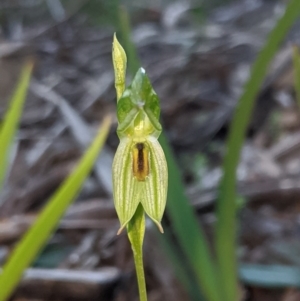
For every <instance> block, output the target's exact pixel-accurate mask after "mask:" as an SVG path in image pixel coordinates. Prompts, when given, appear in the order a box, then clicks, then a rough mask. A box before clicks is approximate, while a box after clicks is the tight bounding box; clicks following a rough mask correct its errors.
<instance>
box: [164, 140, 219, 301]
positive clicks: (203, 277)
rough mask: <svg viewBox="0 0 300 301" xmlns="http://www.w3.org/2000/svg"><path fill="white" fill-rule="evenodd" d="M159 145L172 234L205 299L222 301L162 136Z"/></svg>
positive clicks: (201, 240)
mask: <svg viewBox="0 0 300 301" xmlns="http://www.w3.org/2000/svg"><path fill="white" fill-rule="evenodd" d="M160 142H161V145H162V147H163V149H164V152H165V155H166V159H167V162H168V168H169V190H168V201H167V213H168V216H169V217H170V219H171V222H172V227H173V229H174V231H175V235H176V237H177V239H178V242H179V244H180V246H181V247H182V250H183V252H184V254H185V255H186V257H187V260H188V262H189V264H190V265H191V267H192V268H193V270H194V273H195V275H196V277H197V282H198V284H200V287H201V288H202V290H203V293H204V295H205V296H206V298H207V299H208V300H210V301H218V300H219V301H222V300H223V298H222V294H221V291H220V286H219V283H218V278H217V273H216V268H215V265H214V262H213V260H212V258H211V256H210V253H209V248H208V244H207V241H206V239H205V236H204V233H203V231H202V229H201V227H200V226H199V224H198V222H197V219H196V216H195V214H194V212H193V209H192V207H191V206H190V204H189V200H188V199H187V197H186V195H185V190H184V186H183V183H182V180H181V175H180V172H179V169H178V167H177V164H176V162H175V159H174V156H173V154H172V151H171V149H170V146H169V145H168V143H167V140H166V138H165V137H164V136H163V135H161V138H160Z"/></svg>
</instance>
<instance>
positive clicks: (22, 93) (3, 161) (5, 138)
mask: <svg viewBox="0 0 300 301" xmlns="http://www.w3.org/2000/svg"><path fill="white" fill-rule="evenodd" d="M32 67H33V64H32V63H28V64H27V65H26V66H25V67H24V69H23V71H22V74H21V77H20V81H19V83H18V85H17V87H16V89H15V92H14V94H13V97H12V99H11V102H10V107H9V109H8V111H7V113H6V115H5V117H4V120H3V122H2V125H1V128H0V190H1V188H2V186H3V182H4V179H5V175H6V171H7V166H8V161H9V153H10V149H11V146H12V142H13V139H14V137H15V133H16V130H17V128H18V124H19V121H20V117H21V113H22V111H23V106H24V102H25V99H26V94H27V88H28V85H29V81H30V76H31V71H32Z"/></svg>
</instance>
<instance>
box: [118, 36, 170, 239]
mask: <svg viewBox="0 0 300 301" xmlns="http://www.w3.org/2000/svg"><path fill="white" fill-rule="evenodd" d="M113 62H114V69H115V83H116V90H117V95H118V104H117V117H118V128H117V134H118V136H119V138H120V144H119V147H118V149H117V152H116V155H115V158H114V162H113V191H114V202H115V207H116V211H117V214H118V217H119V220H120V223H121V227H120V230H119V231H118V234H119V233H121V231H122V230H123V229H124V227H125V226H126V225H127V224H128V222H129V221H130V220H131V219H132V217H133V215H134V214H135V212H136V210H137V208H138V205H139V204H141V205H142V207H143V209H144V211H145V212H146V214H147V215H148V216H149V217H150V218H151V219H152V220H153V221H154V222H155V223H156V225H157V226H158V228H159V230H160V231H161V232H163V228H162V226H161V219H162V216H163V213H164V210H165V205H166V199H167V186H168V168H167V163H166V158H165V155H164V152H163V150H162V148H161V146H160V144H159V142H158V140H157V139H158V137H159V135H160V133H161V131H162V127H161V124H160V123H159V116H160V107H159V99H158V97H157V94H156V93H155V92H154V90H153V88H152V85H151V83H150V80H149V78H148V76H147V74H146V72H145V70H144V69H143V68H140V69H139V70H138V72H137V73H136V75H135V77H134V79H133V81H132V83H131V85H130V86H129V87H128V88H126V89H125V72H126V55H125V52H124V50H123V48H122V46H121V45H120V44H119V42H118V41H117V39H116V36H114V43H113Z"/></svg>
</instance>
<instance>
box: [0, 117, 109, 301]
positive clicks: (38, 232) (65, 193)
mask: <svg viewBox="0 0 300 301" xmlns="http://www.w3.org/2000/svg"><path fill="white" fill-rule="evenodd" d="M110 124H111V118H110V117H106V118H105V120H104V121H103V124H102V126H101V130H100V131H99V133H98V135H97V136H96V138H95V139H94V141H93V142H92V144H91V145H90V147H89V148H88V150H87V151H86V152H85V154H84V155H83V157H82V159H81V160H80V162H79V163H78V165H77V167H76V168H75V169H74V171H73V172H72V173H71V174H70V176H69V177H68V178H67V179H66V180H65V182H64V183H63V184H62V185H61V187H60V188H59V189H58V190H57V191H56V192H55V194H54V195H53V197H52V198H51V199H50V200H49V202H48V204H47V205H46V207H45V208H44V210H43V211H42V212H41V214H40V215H39V216H38V218H37V220H36V222H35V223H34V225H33V226H32V227H31V228H30V230H29V231H28V232H27V233H26V234H25V236H24V238H23V239H22V240H21V242H20V243H19V244H18V246H17V247H16V249H15V251H14V252H13V254H12V256H11V257H10V258H9V260H8V262H7V264H6V265H5V266H4V268H3V273H2V274H1V275H0V288H1V289H0V301H5V300H7V298H8V297H9V296H10V295H11V293H12V292H13V290H14V288H15V287H16V285H17V284H18V282H19V280H20V278H21V277H22V273H23V271H24V270H25V269H26V268H27V267H28V266H29V265H30V264H31V263H32V262H33V260H34V259H35V258H36V256H37V255H38V253H39V252H40V251H41V249H42V247H43V246H44V244H45V243H46V242H47V240H48V238H49V237H50V235H51V234H52V232H53V231H54V230H55V227H56V226H57V224H58V223H59V221H60V218H61V217H62V215H63V214H64V212H65V211H66V210H67V208H68V206H69V205H70V203H71V202H72V200H73V199H74V198H75V196H76V195H77V193H78V192H79V190H80V188H81V187H82V185H83V183H84V180H85V178H86V177H87V176H88V174H89V173H90V171H91V169H92V167H93V164H94V163H95V161H96V159H97V157H98V155H99V152H100V151H101V149H102V147H103V145H104V142H105V140H106V137H107V134H108V131H109V128H110Z"/></svg>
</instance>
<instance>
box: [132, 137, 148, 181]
mask: <svg viewBox="0 0 300 301" xmlns="http://www.w3.org/2000/svg"><path fill="white" fill-rule="evenodd" d="M132 153H133V163H132V171H133V175H134V177H135V178H136V179H137V180H138V181H145V180H146V177H147V176H148V175H149V151H148V149H147V147H146V144H145V143H144V142H138V143H136V144H135V145H134V147H133V151H132Z"/></svg>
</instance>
